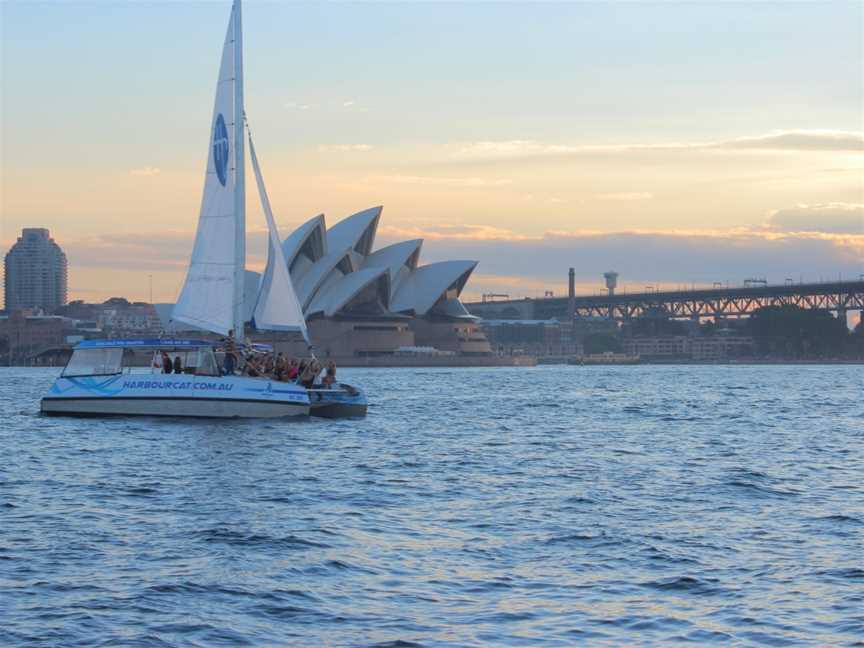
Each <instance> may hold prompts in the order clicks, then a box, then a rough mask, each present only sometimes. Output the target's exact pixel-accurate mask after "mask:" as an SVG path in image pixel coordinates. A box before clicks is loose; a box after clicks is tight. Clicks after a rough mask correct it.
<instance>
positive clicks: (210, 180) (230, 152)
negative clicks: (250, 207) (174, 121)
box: [172, 0, 246, 335]
mask: <svg viewBox="0 0 864 648" xmlns="http://www.w3.org/2000/svg"><path fill="white" fill-rule="evenodd" d="M242 85H243V83H242V46H241V41H240V5H239V0H237V2H235V4H234V7H233V8H232V10H231V20H230V21H229V22H228V32H227V34H226V35H225V45H224V47H223V49H222V63H221V65H220V66H219V79H218V81H217V84H216V102H215V106H214V108H213V119H212V121H211V126H210V146H209V149H210V151H209V155H208V159H207V174H206V177H205V180H204V195H203V198H202V200H201V213H200V215H199V217H198V231H197V233H196V235H195V246H194V248H193V250H192V259H191V261H190V264H189V271H188V272H187V274H186V281H185V283H184V284H183V289H182V291H181V292H180V297H179V298H178V299H177V303H176V304H175V306H174V311H173V313H172V319H174V320H177V321H180V322H185V323H187V324H192V325H194V326H197V327H200V328H203V329H206V330H209V331H213V332H216V333H222V334H227V333H228V331H229V330H230V329H232V328H235V330H236V325H237V313H238V310H239V312H240V313H242V294H243V293H242V290H243V286H242V280H241V281H240V282H239V285H238V279H237V278H238V277H241V278H242V275H243V272H244V266H245V246H246V240H245V214H244V213H243V212H244V208H243V201H244V200H245V196H244V194H243V173H244V168H243V150H242V146H243V131H242V122H241V119H242ZM238 106H241V107H240V108H239V109H238ZM238 128H239V132H238ZM238 140H239V145H238ZM238 295H239V301H240V303H239V305H238V303H237V302H238ZM240 325H241V327H242V316H241V319H240ZM240 334H241V335H242V332H240Z"/></svg>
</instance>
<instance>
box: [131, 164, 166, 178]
mask: <svg viewBox="0 0 864 648" xmlns="http://www.w3.org/2000/svg"><path fill="white" fill-rule="evenodd" d="M160 173H162V171H161V170H159V169H158V168H156V167H151V166H146V167H141V168H140V169H132V170H130V171H129V175H133V176H157V175H159V174H160Z"/></svg>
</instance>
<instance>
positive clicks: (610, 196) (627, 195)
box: [594, 191, 654, 201]
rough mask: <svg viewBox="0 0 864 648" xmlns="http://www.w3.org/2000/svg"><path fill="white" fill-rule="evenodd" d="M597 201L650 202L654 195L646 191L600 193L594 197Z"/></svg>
mask: <svg viewBox="0 0 864 648" xmlns="http://www.w3.org/2000/svg"><path fill="white" fill-rule="evenodd" d="M594 197H595V198H597V200H623V201H630V200H651V199H652V198H653V197H654V194H651V193H648V192H647V191H631V192H624V193H602V194H597V195H595V196H594Z"/></svg>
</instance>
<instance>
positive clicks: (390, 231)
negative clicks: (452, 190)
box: [378, 225, 536, 242]
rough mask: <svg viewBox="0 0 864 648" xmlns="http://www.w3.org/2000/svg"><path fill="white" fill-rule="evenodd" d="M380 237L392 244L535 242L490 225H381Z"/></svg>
mask: <svg viewBox="0 0 864 648" xmlns="http://www.w3.org/2000/svg"><path fill="white" fill-rule="evenodd" d="M378 233H379V236H380V237H386V238H387V239H388V240H392V241H393V242H396V241H401V240H404V239H415V238H422V239H426V240H442V241H454V240H455V241H459V240H465V241H527V240H536V238H533V237H530V236H520V235H518V234H515V233H514V232H512V231H511V230H508V229H504V228H500V227H494V226H491V225H428V226H425V227H404V226H403V227H400V226H393V225H382V226H381V227H379V228H378Z"/></svg>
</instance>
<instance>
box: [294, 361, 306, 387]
mask: <svg viewBox="0 0 864 648" xmlns="http://www.w3.org/2000/svg"><path fill="white" fill-rule="evenodd" d="M305 372H306V361H305V360H301V361H300V364H299V365H297V377H296V380H297V382H298V383H299V382H302V381H303V374H304V373H305Z"/></svg>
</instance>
